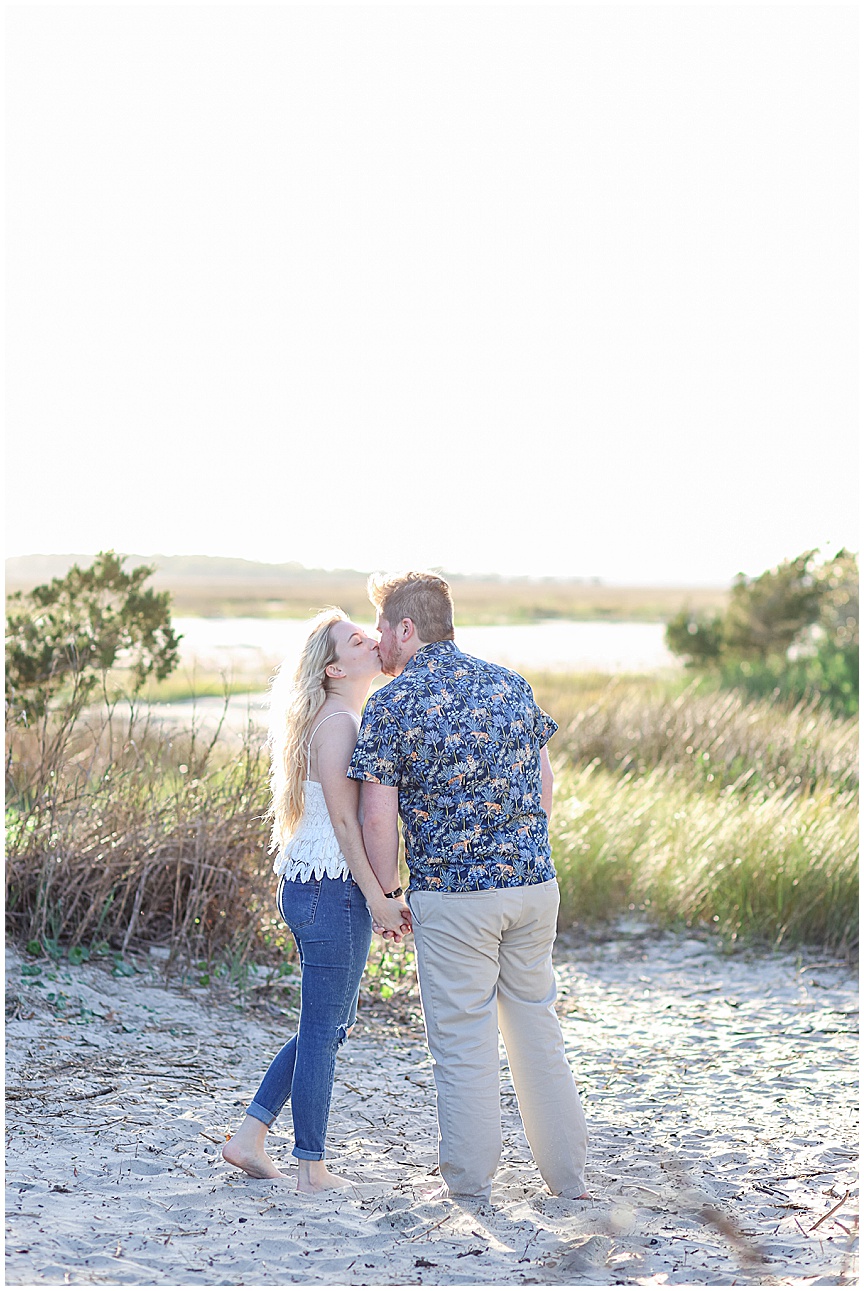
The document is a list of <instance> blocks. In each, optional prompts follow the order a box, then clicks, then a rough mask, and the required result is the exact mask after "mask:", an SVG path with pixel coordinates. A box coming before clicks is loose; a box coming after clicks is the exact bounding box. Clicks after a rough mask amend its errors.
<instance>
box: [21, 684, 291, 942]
mask: <svg viewBox="0 0 864 1291" xmlns="http://www.w3.org/2000/svg"><path fill="white" fill-rule="evenodd" d="M61 734H62V732H61ZM57 739H58V735H57V732H56V731H55V730H54V729H53V727H52V724H51V722H50V721H49V720H47V719H46V721H45V722H43V723H41V724H40V726H39V727H37V728H35V729H34V728H31V729H29V730H16V731H14V732H13V733H12V736H11V747H10V749H9V754H8V756H7V804H8V808H7V873H6V885H7V886H6V892H7V897H6V901H7V904H6V911H7V921H8V923H9V925H10V926H11V928H12V930H13V931H14V933H15V934H16V935H17V936H18V937H19V938H20V939H21V940H22V941H25V942H28V941H29V942H38V943H40V944H41V945H43V946H45V947H48V948H49V950H50V947H51V946H59V945H61V944H62V945H64V946H66V947H68V948H69V949H70V951H74V950H75V948H76V947H79V946H80V947H85V948H87V949H88V950H89V949H90V948H91V947H93V948H98V947H101V946H103V945H104V946H105V948H106V949H107V948H108V947H111V948H113V949H116V950H119V951H121V952H126V951H127V949H132V950H135V949H138V948H140V947H141V946H145V945H163V946H170V947H171V948H172V952H173V953H174V954H181V955H183V956H186V957H187V958H190V959H194V960H200V959H205V960H208V961H209V960H210V959H211V958H212V957H213V956H214V955H225V954H229V955H231V956H233V957H235V958H236V957H237V956H238V955H240V956H242V957H243V958H245V957H246V956H248V955H249V954H251V953H253V952H256V953H258V952H261V951H264V950H266V947H267V943H268V942H272V941H273V939H274V937H275V938H276V939H277V940H278V929H280V928H282V924H281V920H278V919H277V918H276V915H275V910H274V909H273V905H272V894H271V892H270V888H271V886H272V882H271V881H272V874H271V872H270V871H271V863H272V862H271V858H270V857H269V856H268V855H267V843H268V836H269V829H268V827H267V825H266V823H265V820H264V817H265V814H266V812H267V807H268V785H267V771H266V765H265V760H264V754H263V748H262V740H261V735H260V733H256V732H252V731H251V730H250V731H249V732H248V733H247V736H246V737H245V738H243V739H241V740H240V741H239V742H235V744H234V745H233V746H231V745H229V744H228V743H227V741H225V740H224V739H222V738H220V732H219V731H218V730H217V731H216V733H215V734H211V735H210V736H209V737H206V738H205V737H204V736H203V735H202V734H201V732H200V731H197V730H196V729H195V728H194V727H193V728H192V729H191V730H188V731H184V732H180V733H177V732H174V731H171V732H169V731H167V730H166V729H164V728H161V727H160V726H159V725H158V724H157V723H155V722H153V721H151V720H149V719H147V718H146V717H144V718H142V717H140V716H139V715H138V714H137V713H136V711H135V710H134V709H132V710H131V711H130V712H129V714H128V715H127V716H126V717H125V718H123V717H122V716H121V713H120V711H119V709H118V708H117V707H116V706H112V707H111V708H109V709H108V710H107V711H105V712H102V713H101V714H100V715H99V716H98V717H94V716H93V715H90V716H89V717H87V718H82V719H80V720H79V721H78V723H77V724H76V726H75V728H74V730H72V731H71V732H69V731H67V732H66V733H65V739H61V740H60V743H59V744H58V743H57ZM238 743H239V748H238V747H237V744H238Z"/></svg>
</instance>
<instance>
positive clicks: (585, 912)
mask: <svg viewBox="0 0 864 1291" xmlns="http://www.w3.org/2000/svg"><path fill="white" fill-rule="evenodd" d="M532 682H533V684H534V687H535V693H536V695H537V698H538V700H539V701H540V703H541V704H543V706H544V707H545V708H547V709H548V710H549V711H550V712H551V713H552V715H553V716H554V717H555V718H556V720H557V721H558V722H559V723H560V731H559V734H558V735H557V736H556V738H555V741H554V743H553V745H552V746H551V748H552V751H553V753H554V757H555V759H556V761H557V786H556V805H555V809H554V812H553V819H552V841H553V853H554V856H555V861H556V868H557V870H558V875H559V882H560V885H561V889H562V916H563V918H564V919H565V921H571V920H574V919H577V920H588V919H597V918H609V917H611V916H613V915H616V914H618V913H621V912H626V911H628V910H634V911H640V912H641V913H643V914H644V915H645V916H646V917H648V918H650V919H651V920H653V921H655V922H657V923H660V924H676V923H681V924H685V925H686V924H690V925H691V926H694V927H696V926H708V927H712V928H715V929H718V930H720V931H722V932H723V933H724V934H725V935H726V936H727V937H728V938H730V939H735V938H750V937H759V938H762V939H766V938H767V939H770V940H771V941H773V942H780V943H792V942H808V941H809V942H815V943H820V944H822V945H825V946H829V947H832V948H835V949H841V950H842V949H843V948H847V947H849V946H850V945H851V944H852V942H853V941H854V939H855V937H856V935H857V891H858V888H857V869H856V832H855V823H856V816H855V807H856V789H857V777H858V773H857V761H856V731H857V727H856V724H855V722H854V721H852V720H849V719H840V718H835V717H832V716H830V714H826V713H824V712H822V711H821V710H818V709H815V708H813V707H807V706H798V707H788V706H787V707H783V706H780V705H776V704H770V703H767V702H764V701H747V700H744V699H742V698H741V697H740V696H736V695H730V694H728V693H721V692H714V693H711V692H707V691H705V690H703V689H700V688H698V687H693V686H690V685H687V684H686V683H684V682H681V681H676V680H669V681H660V680H657V679H650V678H642V679H637V678H624V679H620V678H619V679H609V678H598V677H580V678H572V677H569V678H568V677H561V676H560V675H552V676H547V677H540V678H538V677H534V678H532ZM124 711H125V712H126V715H125V717H124ZM8 739H9V749H8V757H7V804H8V813H7V826H8V831H7V846H8V857H7V874H6V880H7V918H8V921H9V925H10V927H11V929H12V931H13V933H14V934H15V935H16V937H18V938H19V939H20V940H22V941H23V942H28V941H34V942H39V943H40V945H42V946H45V947H47V948H48V949H52V950H53V952H54V953H59V948H60V947H61V945H62V946H64V947H66V948H67V949H68V948H72V949H73V950H74V949H75V948H79V947H80V948H82V951H83V950H84V949H87V948H89V949H91V950H92V949H94V948H99V947H103V948H104V947H110V948H111V949H113V950H114V951H118V952H126V951H129V950H136V949H140V948H143V947H145V946H147V945H148V944H153V943H157V944H162V945H168V946H171V947H172V950H173V951H174V952H175V954H176V955H178V956H185V957H187V958H190V959H194V960H195V961H199V962H200V961H201V960H205V959H206V960H208V961H209V960H211V959H212V958H213V957H217V958H219V957H222V958H225V957H228V958H230V959H231V961H232V962H233V963H235V964H237V963H241V964H242V963H243V962H245V961H246V960H247V959H251V960H254V961H256V962H261V961H262V960H266V959H268V958H273V957H274V956H276V955H278V956H280V957H285V956H290V955H292V954H293V951H292V948H291V941H290V937H289V935H288V934H287V932H286V930H285V929H284V926H283V925H282V923H281V921H280V920H279V918H278V916H277V914H276V911H275V908H274V905H273V886H274V883H273V876H272V872H271V857H270V856H269V855H268V851H267V845H268V837H269V829H268V825H267V822H266V820H265V814H266V811H267V805H268V786H267V766H266V758H265V755H264V750H263V747H262V740H263V736H262V733H261V732H260V731H256V730H254V729H252V728H251V727H249V728H248V729H247V730H246V731H245V733H244V734H243V735H242V736H241V738H239V739H238V738H237V737H236V735H232V736H231V737H230V738H229V736H228V735H227V733H220V732H219V731H218V730H217V731H216V732H215V733H214V734H212V735H210V736H209V737H207V738H205V737H204V735H203V733H202V731H201V730H200V729H195V728H194V725H193V727H191V728H190V729H189V730H186V731H179V732H178V731H177V730H175V729H174V728H173V727H172V728H168V727H161V726H160V725H159V724H158V723H156V722H154V721H152V720H150V719H148V718H147V716H146V714H142V713H137V712H135V711H134V710H132V711H128V710H124V709H123V708H122V706H121V705H119V704H114V705H109V706H108V707H107V708H106V709H105V710H103V711H102V712H101V713H99V714H91V715H90V716H89V717H87V718H86V719H84V718H82V719H79V720H78V721H77V722H76V723H75V724H74V726H72V727H68V726H64V725H63V724H62V722H60V723H59V724H58V723H57V721H55V720H52V719H46V721H45V722H44V723H42V724H41V725H40V727H38V728H36V729H32V730H24V731H22V730H16V729H13V730H12V731H11V732H10V734H9V737H8ZM382 964H384V961H383V960H382ZM384 967H385V968H386V969H387V973H389V972H390V969H389V968H387V965H386V964H384ZM380 968H381V965H379V969H380ZM378 975H379V977H381V976H382V973H381V972H379V974H378ZM383 975H384V976H386V973H385V974H383ZM391 975H392V974H391ZM373 976H374V974H373Z"/></svg>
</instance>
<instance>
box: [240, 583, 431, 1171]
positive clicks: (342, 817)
mask: <svg viewBox="0 0 864 1291" xmlns="http://www.w3.org/2000/svg"><path fill="white" fill-rule="evenodd" d="M380 671H381V660H380V658H379V656H378V644H377V642H376V641H374V640H372V638H371V637H368V636H367V635H366V633H365V632H364V631H363V630H362V629H361V628H358V627H357V625H356V624H355V623H352V622H350V620H349V619H348V618H347V617H346V615H345V614H343V612H342V611H341V610H339V609H335V608H334V609H329V610H322V611H321V613H320V614H319V615H318V617H317V618H316V619H315V620H314V621H313V624H312V628H311V631H310V633H309V636H308V638H307V640H306V644H305V646H304V647H303V652H302V654H301V657H300V662H299V664H298V666H297V671H296V673H295V675H294V681H293V686H292V688H291V690H290V692H289V694H288V695H287V697H286V698H285V700H284V701H283V700H282V699H281V697H280V695H279V690H280V686H279V680H278V678H277V681H276V683H275V684H274V690H273V694H272V696H271V718H270V747H271V757H272V774H271V785H272V790H273V805H272V812H273V819H274V825H273V843H274V849H277V848H278V855H277V858H276V862H275V864H274V866H273V868H274V870H275V872H276V874H277V875H279V888H278V892H277V898H276V901H277V906H278V908H279V913H280V914H281V915H282V918H283V919H284V920H285V922H286V923H287V925H288V927H289V928H290V929H291V932H292V934H293V936H294V940H295V941H296V943H297V948H298V951H299V954H300V971H301V999H300V1026H299V1029H298V1032H297V1034H296V1035H295V1036H292V1038H291V1039H290V1040H289V1041H288V1043H287V1044H286V1045H285V1046H284V1047H283V1048H282V1049H281V1050H280V1052H279V1053H278V1054H277V1055H276V1057H275V1058H274V1059H273V1061H272V1063H271V1064H270V1067H269V1069H268V1071H267V1074H266V1075H265V1077H264V1079H263V1081H262V1082H261V1085H260V1087H259V1089H258V1092H257V1094H256V1095H255V1098H254V1099H253V1101H252V1103H251V1104H250V1106H249V1108H248V1111H247V1113H246V1117H245V1119H244V1121H243V1123H242V1125H241V1126H240V1128H239V1130H238V1131H237V1133H236V1134H235V1135H234V1136H233V1137H232V1138H231V1139H230V1140H229V1141H228V1142H227V1143H226V1144H225V1147H224V1148H223V1149H222V1155H223V1157H224V1158H225V1160H226V1161H228V1162H230V1164H231V1165H235V1166H239V1167H240V1169H241V1170H245V1171H246V1173H247V1174H249V1175H251V1176H252V1177H253V1178H254V1179H277V1178H282V1177H283V1175H282V1172H281V1170H279V1169H277V1167H276V1165H275V1164H274V1162H273V1161H272V1160H271V1159H270V1157H269V1156H268V1155H267V1152H266V1151H265V1148H264V1141H265V1139H266V1136H267V1130H268V1129H269V1127H270V1126H271V1125H272V1124H273V1122H274V1121H275V1120H276V1117H277V1116H278V1115H279V1113H280V1112H281V1110H282V1108H283V1106H284V1105H285V1103H286V1102H287V1100H288V1098H289V1097H290V1099H291V1113H292V1117H293V1122H294V1156H295V1157H296V1158H297V1161H298V1168H297V1188H298V1190H299V1191H300V1192H320V1191H322V1189H325V1188H338V1187H340V1186H341V1185H343V1184H345V1183H347V1182H348V1180H346V1179H342V1178H340V1177H339V1176H338V1175H334V1174H331V1172H330V1171H329V1170H328V1169H327V1166H326V1165H325V1161H324V1157H325V1152H324V1139H325V1135H326V1132H327V1120H328V1116H329V1112H330V1096H331V1093H332V1090H333V1074H334V1068H335V1063H336V1051H337V1049H338V1048H339V1046H340V1045H341V1044H342V1043H343V1042H344V1041H345V1039H346V1038H347V1037H348V1036H349V1035H350V1034H351V1031H352V1029H353V1026H354V1022H355V1019H356V1016H357V997H358V993H359V989H360V978H361V976H362V974H363V969H364V967H365V964H366V956H367V955H368V953H369V943H370V941H371V938H372V922H373V920H374V923H375V929H376V931H379V932H381V931H385V932H390V933H393V934H395V935H396V937H397V939H401V936H402V935H404V933H406V932H409V931H410V929H411V916H410V911H409V910H408V907H407V905H406V904H405V903H404V901H401V900H398V899H396V898H395V897H394V896H389V895H385V893H384V892H383V891H382V888H381V885H380V883H379V882H378V880H377V878H376V877H375V874H374V872H373V870H372V867H371V866H370V864H369V860H368V858H367V856H366V851H365V848H364V846H363V838H362V834H361V830H360V824H359V822H358V818H357V807H358V794H359V788H358V783H357V781H355V780H349V779H348V778H347V777H346V774H345V773H346V771H347V769H348V763H349V761H350V758H351V754H352V752H353V751H354V745H355V742H356V739H357V731H358V728H359V723H360V709H361V707H362V705H363V701H364V699H365V698H366V695H367V693H368V690H369V685H370V683H371V681H372V679H373V678H374V677H376V676H377V675H378V674H379V673H380ZM400 895H401V894H400Z"/></svg>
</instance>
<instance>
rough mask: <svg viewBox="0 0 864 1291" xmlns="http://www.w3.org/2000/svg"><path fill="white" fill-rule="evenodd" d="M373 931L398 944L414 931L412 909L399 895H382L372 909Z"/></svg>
mask: <svg viewBox="0 0 864 1291" xmlns="http://www.w3.org/2000/svg"><path fill="white" fill-rule="evenodd" d="M371 913H372V931H373V932H377V933H378V934H379V935H380V936H382V937H384V938H385V939H388V940H389V939H391V938H392V940H393V941H394V942H395V943H396V945H397V946H398V945H399V944H400V942H401V941H402V938H403V937H407V936H408V934H409V933H410V932H411V931H412V927H411V911H410V910H409V909H408V906H407V905H406V904H405V902H404V901H402V900H401V899H400V898H398V897H382V899H381V901H380V902H376V904H375V907H374V908H373V909H372V912H371Z"/></svg>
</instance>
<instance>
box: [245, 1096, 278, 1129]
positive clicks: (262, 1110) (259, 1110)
mask: <svg viewBox="0 0 864 1291" xmlns="http://www.w3.org/2000/svg"><path fill="white" fill-rule="evenodd" d="M246 1115H247V1116H252V1117H254V1119H255V1120H256V1121H263V1123H264V1124H265V1125H266V1126H267V1127H268V1128H269V1127H270V1126H271V1125H272V1124H273V1122H274V1121H275V1120H276V1117H277V1116H278V1112H271V1111H270V1109H269V1107H264V1106H262V1104H261V1103H254V1102H253V1103H250V1104H249V1106H248V1107H247V1108H246Z"/></svg>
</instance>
